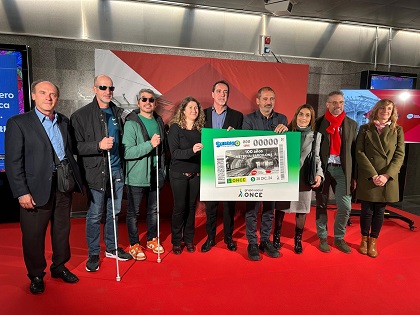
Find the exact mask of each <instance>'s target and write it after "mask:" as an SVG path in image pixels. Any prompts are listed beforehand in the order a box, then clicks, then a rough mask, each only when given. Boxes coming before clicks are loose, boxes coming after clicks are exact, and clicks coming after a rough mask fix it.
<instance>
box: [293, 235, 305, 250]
mask: <svg viewBox="0 0 420 315" xmlns="http://www.w3.org/2000/svg"><path fill="white" fill-rule="evenodd" d="M294 250H295V253H296V254H302V251H303V248H302V235H300V236H299V235H296V236H295V247H294Z"/></svg>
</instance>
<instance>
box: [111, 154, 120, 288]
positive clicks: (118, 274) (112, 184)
mask: <svg viewBox="0 0 420 315" xmlns="http://www.w3.org/2000/svg"><path fill="white" fill-rule="evenodd" d="M108 171H109V183H110V189H111V203H112V221H113V223H114V241H115V256H116V259H115V262H116V266H117V277H116V280H117V281H121V277H120V266H119V265H118V242H117V223H116V220H115V201H114V183H113V181H112V168H111V153H110V150H108Z"/></svg>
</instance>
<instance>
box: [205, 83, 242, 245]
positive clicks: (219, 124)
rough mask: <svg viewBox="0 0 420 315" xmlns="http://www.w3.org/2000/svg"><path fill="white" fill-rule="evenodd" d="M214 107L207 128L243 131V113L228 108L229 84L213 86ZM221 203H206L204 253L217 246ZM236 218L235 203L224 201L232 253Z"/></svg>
mask: <svg viewBox="0 0 420 315" xmlns="http://www.w3.org/2000/svg"><path fill="white" fill-rule="evenodd" d="M211 96H212V98H213V106H211V107H209V108H206V109H205V110H204V114H205V115H206V124H205V126H204V127H206V128H217V129H227V130H231V129H241V128H242V120H243V115H242V113H241V112H239V111H237V110H234V109H232V108H230V107H229V106H227V100H228V97H229V84H228V83H227V82H226V81H224V80H221V81H217V82H216V83H214V84H213V89H212V92H211ZM218 205H219V201H206V217H207V220H206V232H207V240H206V242H205V243H204V244H203V246H202V247H201V251H202V252H203V253H205V252H208V251H209V250H210V249H211V248H212V247H213V246H214V245H216V223H217V207H218ZM234 216H235V201H223V230H224V241H225V244H226V246H227V248H228V250H230V251H236V248H237V247H236V244H235V242H234V241H233V239H232V234H233V227H234Z"/></svg>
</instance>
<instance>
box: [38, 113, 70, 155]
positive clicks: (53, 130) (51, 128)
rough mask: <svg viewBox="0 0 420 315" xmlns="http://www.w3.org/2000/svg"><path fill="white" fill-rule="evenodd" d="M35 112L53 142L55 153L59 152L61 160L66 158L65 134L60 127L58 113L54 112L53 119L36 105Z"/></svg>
mask: <svg viewBox="0 0 420 315" xmlns="http://www.w3.org/2000/svg"><path fill="white" fill-rule="evenodd" d="M35 113H36V115H37V116H38V118H39V121H40V122H41V124H42V126H43V127H44V129H45V132H46V133H47V136H48V138H49V139H50V141H51V144H52V146H53V148H54V151H55V154H57V156H58V159H59V160H60V161H62V160H64V158H65V157H66V153H65V151H64V141H63V136H62V135H61V131H60V128H58V124H57V114H54V120H53V121H51V120H50V119H49V118H48V117H47V116H45V115H44V114H43V113H41V112H40V111H39V110H38V109H37V108H36V107H35Z"/></svg>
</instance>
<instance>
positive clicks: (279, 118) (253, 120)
mask: <svg viewBox="0 0 420 315" xmlns="http://www.w3.org/2000/svg"><path fill="white" fill-rule="evenodd" d="M263 119H266V118H264V117H263V115H262V114H261V112H260V110H259V109H257V110H256V111H255V112H253V113H251V114H248V115H246V116H245V118H244V122H243V124H242V129H245V130H266V129H265V127H264V121H263ZM272 122H273V128H272V129H271V130H274V129H275V126H277V125H279V124H283V125H287V117H286V116H285V115H283V114H280V113H276V112H273V116H272Z"/></svg>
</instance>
